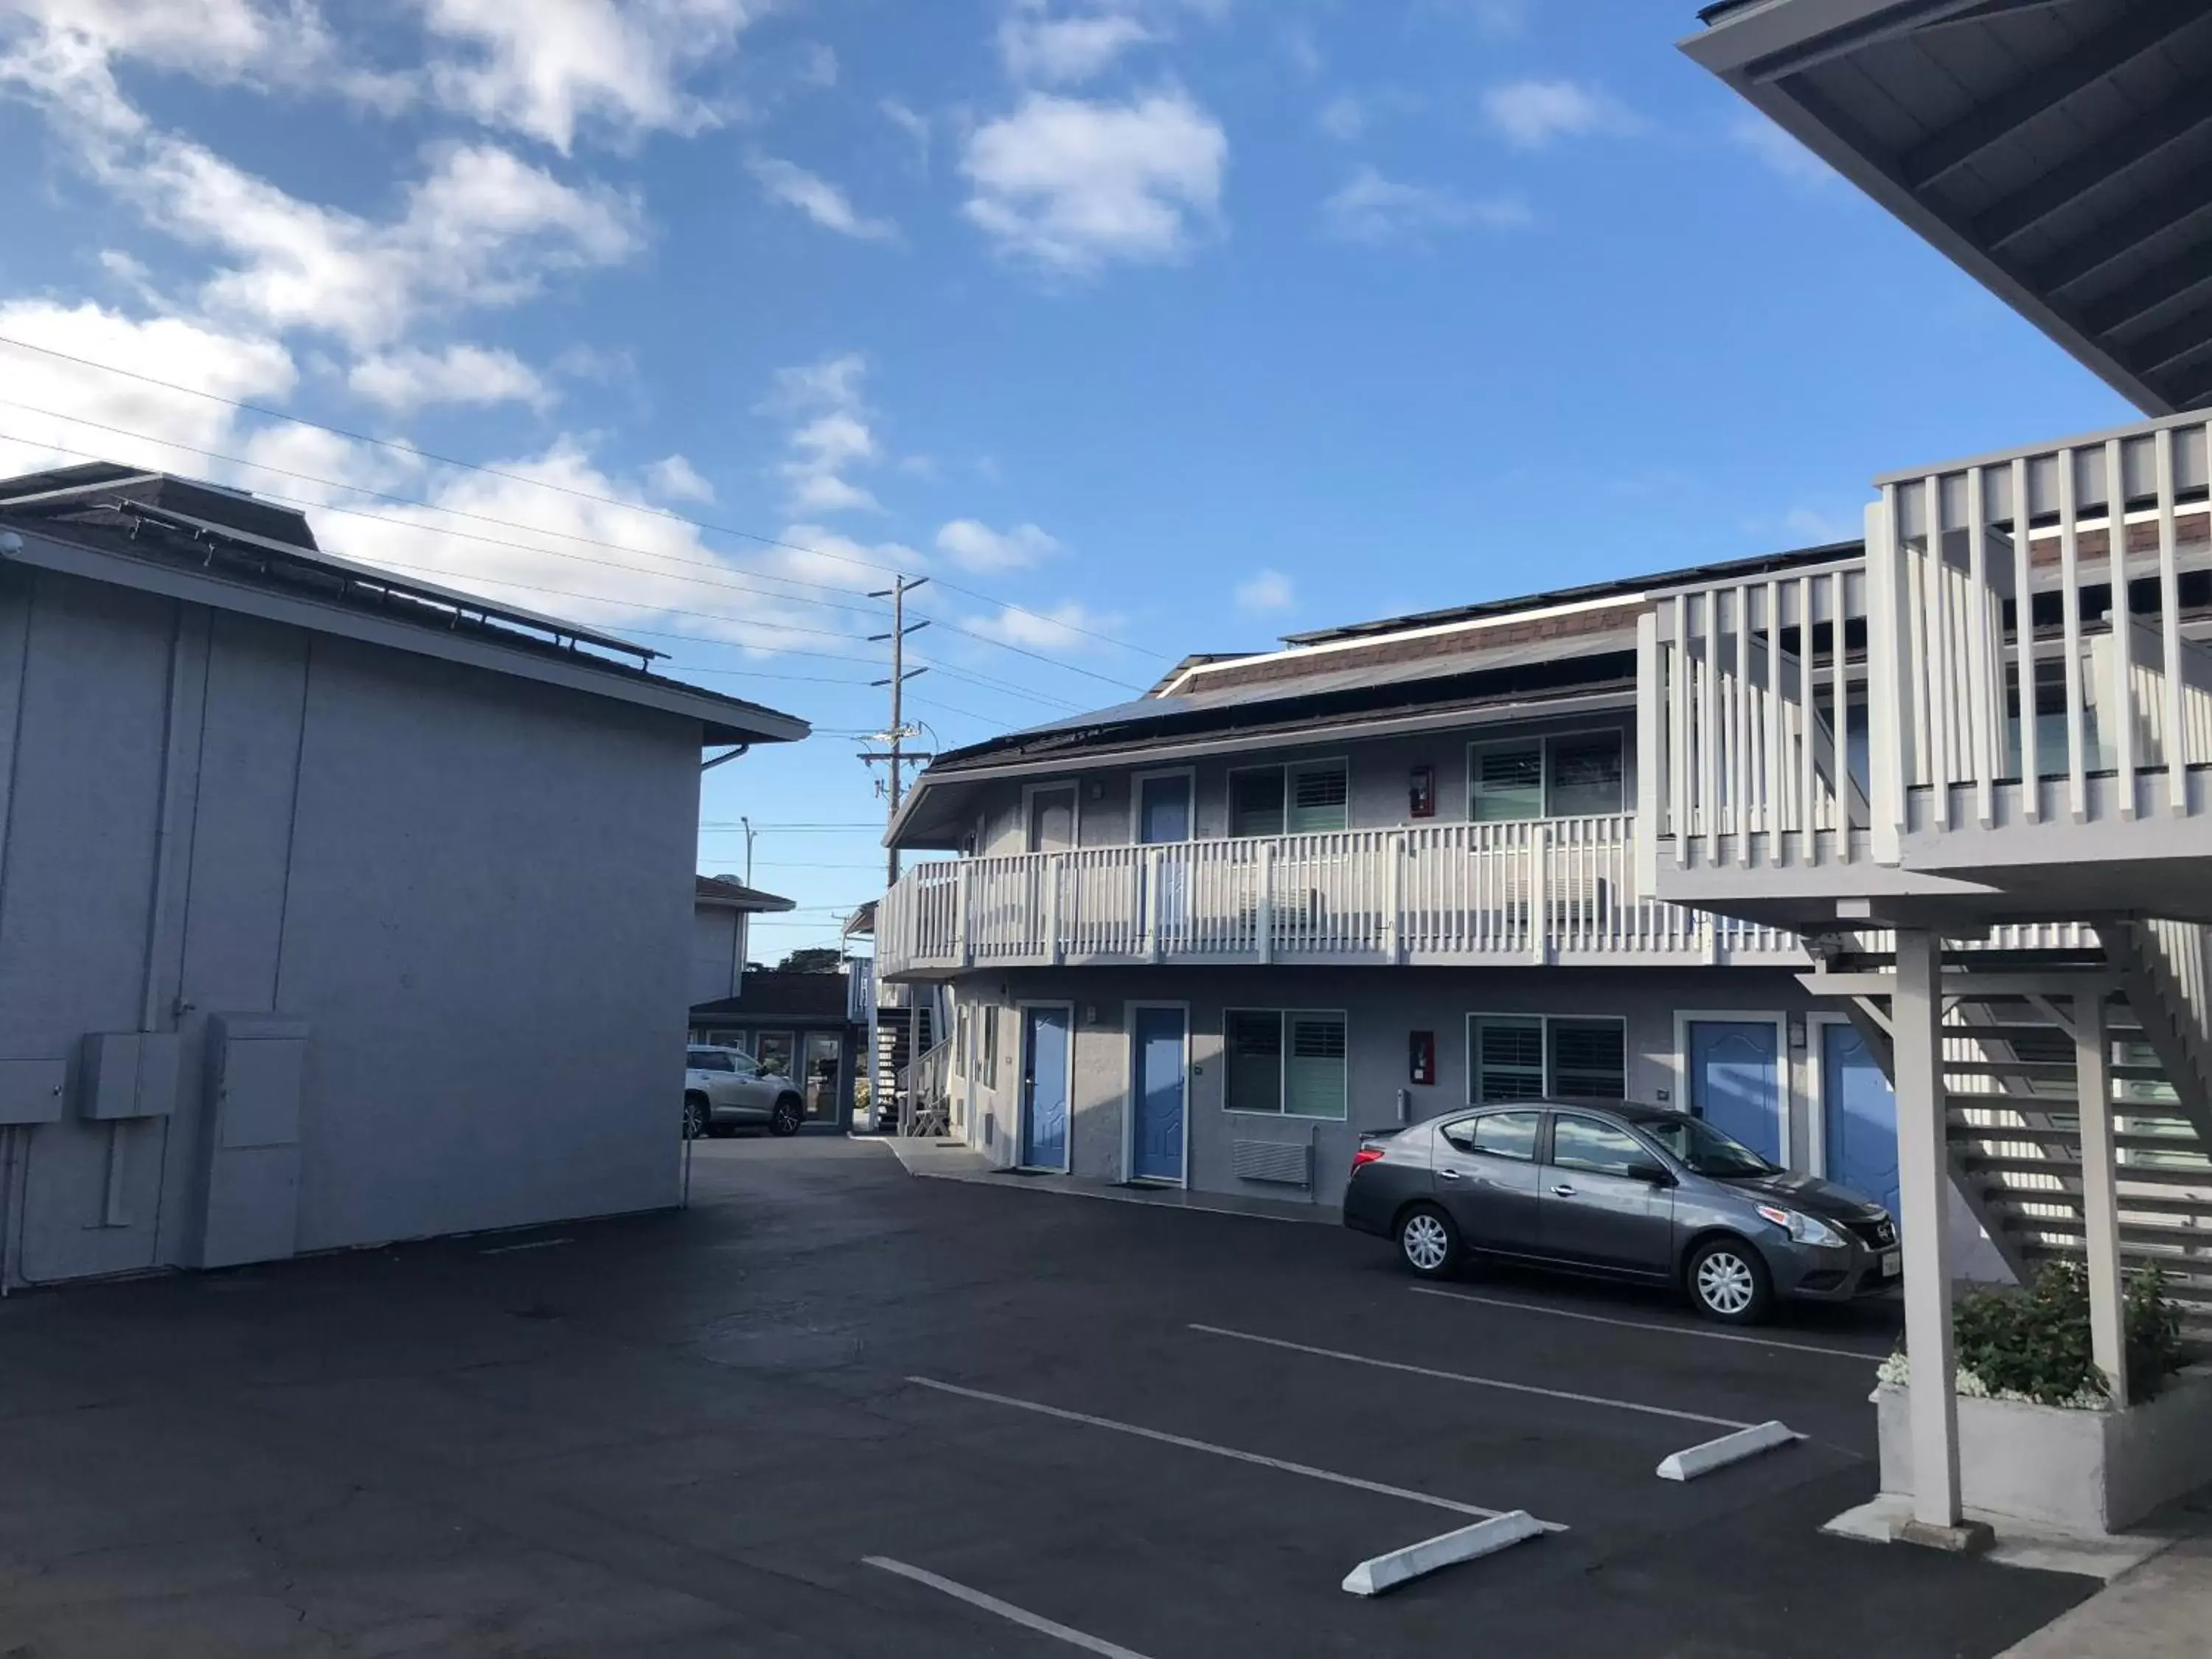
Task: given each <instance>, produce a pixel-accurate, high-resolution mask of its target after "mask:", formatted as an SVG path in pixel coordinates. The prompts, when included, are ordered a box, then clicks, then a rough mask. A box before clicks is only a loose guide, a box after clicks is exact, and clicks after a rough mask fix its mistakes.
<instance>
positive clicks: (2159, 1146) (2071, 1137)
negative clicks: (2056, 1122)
mask: <svg viewBox="0 0 2212 1659" xmlns="http://www.w3.org/2000/svg"><path fill="white" fill-rule="evenodd" d="M1950 1131H1951V1143H1952V1145H1954V1146H1957V1145H1959V1144H1960V1142H1966V1141H1976V1140H2011V1141H2017V1142H2020V1143H2021V1144H2022V1145H2026V1146H2080V1145H2081V1131H2080V1130H2079V1129H2078V1128H2075V1129H2045V1128H2034V1127H2028V1126H2027V1125H2024V1124H2015V1123H1989V1124H1983V1123H1959V1122H1954V1123H1952V1124H1951V1125H1950ZM2112 1145H2113V1146H2118V1147H2119V1148H2121V1149H2122V1150H2123V1151H2125V1152H2198V1150H2199V1149H2198V1148H2197V1144H2196V1142H2195V1141H2194V1139H2191V1140H2183V1139H2180V1138H2179V1136H2167V1135H2136V1134H2116V1135H2114V1136H2113V1137H2112ZM2199 1155H2200V1156H2201V1155H2202V1154H2201V1153H2200V1154H2199ZM2069 1161H2070V1162H2075V1163H2078V1162H2079V1161H2080V1160H2079V1159H2073V1160H2069ZM2124 1167H2127V1168H2134V1167H2136V1166H2134V1165H2127V1166H2124ZM2208 1173H2212V1171H2208Z"/></svg>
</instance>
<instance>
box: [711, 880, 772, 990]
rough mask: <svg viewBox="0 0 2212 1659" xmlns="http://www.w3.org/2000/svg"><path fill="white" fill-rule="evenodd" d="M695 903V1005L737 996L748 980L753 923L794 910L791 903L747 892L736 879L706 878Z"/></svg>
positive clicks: (768, 895) (761, 893) (750, 891)
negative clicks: (750, 923) (758, 917)
mask: <svg viewBox="0 0 2212 1659" xmlns="http://www.w3.org/2000/svg"><path fill="white" fill-rule="evenodd" d="M696 893H697V896H696V898H694V899H693V901H692V904H691V1000H692V1001H693V1002H694V1003H701V1002H717V1001H720V1000H723V999H724V998H727V997H734V996H736V995H737V994H738V991H739V989H740V985H741V981H743V980H744V976H745V945H746V937H747V934H748V933H750V928H749V927H747V925H746V924H747V922H748V921H749V920H750V918H751V917H753V916H755V915H769V914H775V913H779V912H781V911H785V910H788V909H790V908H792V901H791V900H789V899H787V898H778V897H777V896H775V894H773V893H763V892H758V891H756V890H754V889H752V888H750V887H748V886H746V885H745V884H744V883H743V882H741V881H739V880H738V878H736V877H735V876H701V877H699V878H697V882H696Z"/></svg>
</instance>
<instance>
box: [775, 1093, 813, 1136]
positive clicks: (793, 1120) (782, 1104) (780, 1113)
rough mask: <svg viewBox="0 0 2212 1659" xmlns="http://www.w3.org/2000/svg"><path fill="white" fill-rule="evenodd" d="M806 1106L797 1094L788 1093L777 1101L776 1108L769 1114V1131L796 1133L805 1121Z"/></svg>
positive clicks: (780, 1133)
mask: <svg viewBox="0 0 2212 1659" xmlns="http://www.w3.org/2000/svg"><path fill="white" fill-rule="evenodd" d="M805 1117H806V1108H805V1105H804V1104H802V1103H800V1101H799V1097H798V1096H797V1095H786V1096H785V1097H783V1098H782V1099H781V1100H779V1101H777V1102H776V1103H775V1111H773V1112H771V1113H770V1114H769V1120H768V1132H769V1133H770V1134H772V1135H795V1134H797V1133H799V1124H800V1123H802V1122H803V1121H805Z"/></svg>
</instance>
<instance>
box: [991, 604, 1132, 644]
mask: <svg viewBox="0 0 2212 1659" xmlns="http://www.w3.org/2000/svg"><path fill="white" fill-rule="evenodd" d="M1125 620H1126V618H1124V617H1121V616H1120V615H1118V614H1114V613H1102V612H1099V611H1093V610H1091V608H1090V607H1089V606H1088V605H1085V604H1084V603H1083V602H1082V601H1081V600H1080V599H1069V600H1068V601H1066V603H1065V604H1063V605H1054V606H1053V607H1052V609H1050V610H1049V611H1035V610H1030V611H1017V610H1015V609H1014V608H1013V607H1012V605H1007V606H1006V607H1004V608H1003V609H1001V610H1000V611H997V612H996V613H995V614H994V615H991V616H986V617H969V618H968V620H967V621H966V623H963V626H964V627H966V628H967V629H969V631H970V632H973V633H977V634H981V635H984V637H986V638H987V639H994V640H1000V641H1004V642H1005V643H1006V644H1008V645H1018V646H1023V647H1026V648H1028V649H1029V650H1031V651H1050V652H1053V653H1056V654H1059V655H1061V656H1072V655H1074V654H1075V653H1079V652H1083V651H1091V650H1097V648H1098V647H1099V646H1100V645H1101V643H1102V641H1099V640H1097V639H1096V638H1093V637H1092V635H1100V634H1105V635H1111V634H1112V633H1113V632H1114V631H1115V629H1119V628H1120V627H1121V624H1122V623H1123V622H1124V621H1125Z"/></svg>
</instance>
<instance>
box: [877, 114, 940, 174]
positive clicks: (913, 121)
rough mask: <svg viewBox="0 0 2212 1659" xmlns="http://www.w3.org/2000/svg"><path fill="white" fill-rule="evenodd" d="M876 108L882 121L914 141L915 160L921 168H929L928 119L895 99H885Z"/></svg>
mask: <svg viewBox="0 0 2212 1659" xmlns="http://www.w3.org/2000/svg"><path fill="white" fill-rule="evenodd" d="M876 107H877V108H878V109H879V110H881V111H882V112H883V113H884V119H885V120H886V121H889V122H890V124H891V125H893V126H895V127H896V128H897V129H898V130H899V131H901V132H903V133H904V134H906V136H907V137H908V138H910V139H912V140H913V141H914V154H915V161H918V162H919V163H920V164H921V166H922V167H925V168H926V167H928V166H929V141H930V126H929V118H928V117H927V115H923V114H921V113H920V112H917V111H916V110H915V109H913V108H911V107H910V106H908V105H905V104H902V103H901V102H900V101H899V100H897V99H896V98H886V99H884V100H883V101H882V102H881V103H879V104H878V105H877V106H876Z"/></svg>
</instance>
